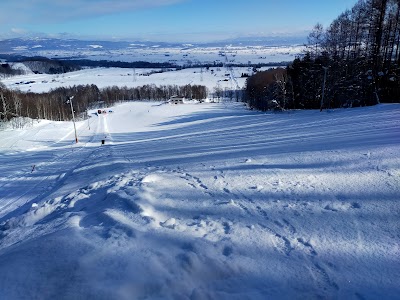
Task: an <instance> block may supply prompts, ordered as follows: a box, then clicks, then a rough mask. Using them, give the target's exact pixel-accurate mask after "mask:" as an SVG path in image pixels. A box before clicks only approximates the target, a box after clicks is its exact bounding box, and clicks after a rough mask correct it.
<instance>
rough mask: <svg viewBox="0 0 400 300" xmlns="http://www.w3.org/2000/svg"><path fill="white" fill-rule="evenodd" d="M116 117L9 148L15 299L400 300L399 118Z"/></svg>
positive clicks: (174, 110)
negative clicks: (102, 141) (102, 143)
mask: <svg viewBox="0 0 400 300" xmlns="http://www.w3.org/2000/svg"><path fill="white" fill-rule="evenodd" d="M112 110H113V111H114V112H113V113H107V114H106V115H99V116H96V115H94V114H92V117H91V118H90V130H89V126H88V121H82V122H80V123H78V134H79V143H78V144H74V143H73V140H74V135H73V126H72V123H69V122H49V121H41V122H39V123H35V124H34V126H32V127H30V128H28V129H24V130H7V131H1V132H0V140H1V143H0V299H278V298H279V299H396V298H397V299H398V297H399V295H400V248H399V245H400V221H399V220H400V218H399V217H400V203H399V200H400V199H399V198H400V158H399V153H400V121H399V120H400V119H399V115H400V105H398V104H393V105H378V106H375V107H368V108H357V109H349V110H334V111H330V112H323V113H320V112H319V111H294V112H290V113H282V114H263V113H258V112H253V111H248V110H246V109H245V108H244V107H243V106H242V105H239V104H235V103H219V104H209V103H203V104H185V105H178V106H170V105H161V104H158V103H125V104H121V105H118V106H116V107H113V108H112ZM102 139H104V140H105V145H103V146H102V145H101V140H102Z"/></svg>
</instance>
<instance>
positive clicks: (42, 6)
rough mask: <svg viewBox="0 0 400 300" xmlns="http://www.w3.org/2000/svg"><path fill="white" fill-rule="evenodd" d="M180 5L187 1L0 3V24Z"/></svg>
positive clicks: (42, 0)
mask: <svg viewBox="0 0 400 300" xmlns="http://www.w3.org/2000/svg"><path fill="white" fill-rule="evenodd" d="M184 1H187V0H17V1H11V0H5V1H4V0H1V1H0V23H3V24H5V23H9V22H12V23H16V22H24V23H30V22H33V21H35V22H41V23H45V22H60V21H68V20H76V19H80V18H85V17H90V16H102V15H107V14H113V13H119V12H127V11H135V10H139V9H145V8H151V7H157V6H166V5H172V4H176V3H180V2H184Z"/></svg>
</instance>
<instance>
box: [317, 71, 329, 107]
mask: <svg viewBox="0 0 400 300" xmlns="http://www.w3.org/2000/svg"><path fill="white" fill-rule="evenodd" d="M323 68H324V84H323V86H322V98H321V108H320V110H319V111H322V106H323V105H324V98H325V84H326V72H327V70H328V67H323Z"/></svg>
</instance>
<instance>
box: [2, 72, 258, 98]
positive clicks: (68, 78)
mask: <svg viewBox="0 0 400 300" xmlns="http://www.w3.org/2000/svg"><path fill="white" fill-rule="evenodd" d="M156 71H161V70H160V69H158V70H152V69H123V68H94V69H84V70H81V71H76V72H69V73H65V74H56V75H51V74H33V73H31V74H26V75H19V76H13V77H8V78H5V79H3V80H2V82H3V83H4V84H5V85H6V86H7V87H8V88H10V89H14V90H21V91H31V92H35V93H40V92H47V91H49V90H50V89H54V88H57V87H60V86H64V87H69V86H74V85H80V84H95V85H97V86H98V87H99V88H104V87H110V86H113V85H115V86H119V87H124V86H127V87H137V86H142V85H145V84H156V85H180V86H183V85H187V84H191V85H194V84H197V85H204V86H206V87H208V89H209V90H210V91H211V92H212V91H213V89H214V88H217V87H220V88H221V89H222V90H225V89H229V90H234V89H241V88H243V87H244V85H245V82H246V78H242V77H241V75H242V73H246V74H249V75H251V74H252V73H253V70H252V68H223V67H221V68H218V67H215V68H210V69H208V70H207V69H206V68H203V69H201V68H190V69H183V70H178V71H175V70H172V71H167V72H163V73H155V72H156Z"/></svg>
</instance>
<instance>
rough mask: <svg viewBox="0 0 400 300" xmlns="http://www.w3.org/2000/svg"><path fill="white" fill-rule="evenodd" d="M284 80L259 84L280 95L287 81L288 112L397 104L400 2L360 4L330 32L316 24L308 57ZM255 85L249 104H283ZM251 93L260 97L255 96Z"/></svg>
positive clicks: (263, 106) (294, 65)
mask: <svg viewBox="0 0 400 300" xmlns="http://www.w3.org/2000/svg"><path fill="white" fill-rule="evenodd" d="M262 76H266V75H262ZM281 79H282V78H280V79H275V80H273V82H272V83H271V82H270V81H265V82H262V84H261V85H263V88H265V87H267V88H266V89H267V90H268V89H273V90H276V91H278V92H279V89H281V90H282V86H279V84H278V82H279V83H280V84H282V83H283V82H284V84H285V88H284V89H283V90H286V94H285V95H286V96H285V99H286V101H284V103H283V104H284V105H285V106H284V107H287V108H289V107H295V108H306V109H316V108H321V109H322V108H326V107H332V108H333V107H353V106H364V105H374V104H377V103H381V102H398V101H399V100H400V2H399V1H398V0H359V1H358V2H357V3H356V4H355V6H354V7H353V8H352V9H351V10H347V11H345V12H344V13H342V14H341V15H340V16H338V17H337V18H336V19H335V20H334V21H333V22H332V24H331V25H330V26H329V27H328V28H326V29H324V28H323V27H322V25H321V24H317V25H316V26H315V27H314V29H313V30H312V32H311V33H310V35H309V37H308V45H307V48H306V53H305V55H304V56H303V57H302V58H296V59H295V61H294V62H293V63H292V64H291V65H290V66H289V67H288V68H287V69H286V80H283V81H282V80H281ZM254 82H257V80H252V79H249V80H248V82H247V91H248V93H247V95H248V101H249V103H250V104H251V105H252V106H254V107H256V108H259V109H266V103H265V102H271V101H272V100H276V101H277V102H279V101H280V102H281V104H282V101H281V100H279V98H277V96H276V95H275V94H274V93H270V92H267V91H264V93H263V94H260V91H259V90H260V88H255V87H254V84H255V83H254ZM258 84H260V83H258ZM253 90H255V91H258V92H257V93H256V94H252V91H253ZM275 93H276V92H275ZM261 95H262V97H261ZM254 97H256V98H254ZM280 97H282V95H281V96H280ZM288 99H289V100H288Z"/></svg>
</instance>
